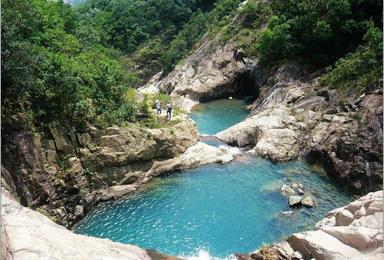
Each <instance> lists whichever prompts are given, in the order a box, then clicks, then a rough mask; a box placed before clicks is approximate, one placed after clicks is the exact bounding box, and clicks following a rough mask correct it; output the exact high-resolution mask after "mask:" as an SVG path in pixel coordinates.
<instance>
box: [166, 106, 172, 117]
mask: <svg viewBox="0 0 384 260" xmlns="http://www.w3.org/2000/svg"><path fill="white" fill-rule="evenodd" d="M171 117H172V105H171V103H168V104H167V119H168V120H171Z"/></svg>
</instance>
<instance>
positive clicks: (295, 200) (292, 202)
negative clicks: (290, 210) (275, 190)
mask: <svg viewBox="0 0 384 260" xmlns="http://www.w3.org/2000/svg"><path fill="white" fill-rule="evenodd" d="M301 198H302V197H301V196H297V195H296V196H289V198H288V203H289V206H291V207H292V206H296V205H299V204H300V202H301Z"/></svg>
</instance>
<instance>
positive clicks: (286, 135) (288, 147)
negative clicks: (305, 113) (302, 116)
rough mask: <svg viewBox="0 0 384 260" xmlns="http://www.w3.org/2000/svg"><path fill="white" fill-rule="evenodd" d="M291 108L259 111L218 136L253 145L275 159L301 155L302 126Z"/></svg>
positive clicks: (279, 107) (278, 107) (264, 154)
mask: <svg viewBox="0 0 384 260" xmlns="http://www.w3.org/2000/svg"><path fill="white" fill-rule="evenodd" d="M304 127H305V125H303V124H302V123H301V122H298V121H297V120H296V118H295V116H294V115H293V112H292V110H290V109H289V108H287V107H286V106H284V105H276V106H272V107H270V108H266V109H265V110H263V111H261V112H260V113H257V114H255V115H253V116H251V117H249V118H247V119H246V120H244V121H243V122H240V123H238V124H236V125H234V126H232V127H230V128H228V129H226V130H224V131H222V132H220V133H218V134H216V136H217V137H218V138H219V139H221V140H223V141H224V142H226V143H228V144H232V145H237V146H240V147H244V146H250V147H253V149H254V151H255V152H256V154H258V155H261V156H263V157H267V158H269V159H272V160H274V161H287V160H291V159H294V158H296V157H297V156H298V154H299V152H300V147H301V141H300V135H301V132H302V128H304Z"/></svg>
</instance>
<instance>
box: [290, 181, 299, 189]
mask: <svg viewBox="0 0 384 260" xmlns="http://www.w3.org/2000/svg"><path fill="white" fill-rule="evenodd" d="M291 187H292V189H294V190H297V189H298V188H299V184H298V183H296V182H294V183H292V185H291Z"/></svg>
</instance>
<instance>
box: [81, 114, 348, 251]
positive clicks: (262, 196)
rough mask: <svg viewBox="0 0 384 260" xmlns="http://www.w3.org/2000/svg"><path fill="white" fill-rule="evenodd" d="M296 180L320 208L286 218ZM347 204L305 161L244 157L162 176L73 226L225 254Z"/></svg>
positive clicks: (169, 247)
mask: <svg viewBox="0 0 384 260" xmlns="http://www.w3.org/2000/svg"><path fill="white" fill-rule="evenodd" d="M200 122H203V123H204V124H207V125H209V124H210V123H211V122H212V121H208V122H204V121H200ZM211 142H212V141H211ZM292 182H299V183H302V184H303V185H304V186H305V188H306V191H309V192H310V193H311V194H312V196H313V198H314V200H315V203H316V205H315V207H314V208H309V209H308V208H303V207H302V208H296V209H294V214H293V215H292V216H286V215H284V214H282V212H286V211H289V210H292V209H291V208H290V207H289V206H288V203H287V198H286V197H285V196H283V195H282V194H281V193H280V187H281V185H282V184H284V183H292ZM349 201H351V198H350V197H349V196H348V195H346V194H345V193H344V192H343V191H342V190H341V188H340V187H338V186H337V185H335V184H333V183H332V182H331V181H330V180H329V179H328V178H327V177H326V176H323V175H321V174H318V173H316V172H315V171H314V170H313V169H312V168H310V167H309V166H308V165H307V164H305V163H303V162H301V161H292V162H287V163H279V164H275V163H272V162H270V161H268V160H265V159H262V158H259V157H256V156H254V155H249V154H246V155H243V156H240V157H238V158H237V159H236V160H234V161H232V162H230V163H228V164H225V165H217V164H212V165H206V166H203V167H200V168H198V169H193V170H187V171H182V172H176V173H172V174H169V175H167V176H163V177H159V178H156V179H154V180H153V181H152V182H150V183H149V184H148V185H147V186H146V187H145V188H143V189H142V190H140V191H139V192H137V193H136V194H134V195H133V196H130V197H128V198H125V199H121V200H118V201H113V202H106V203H102V204H100V205H99V206H97V207H96V208H95V209H94V210H93V211H92V212H90V213H89V214H88V215H87V216H86V217H85V218H84V219H83V220H82V221H81V222H79V223H78V225H77V226H76V227H75V228H74V231H75V232H76V233H80V234H87V235H92V236H96V237H102V238H110V239H112V240H114V241H118V242H122V243H129V244H135V245H138V246H140V247H142V248H152V249H156V250H158V251H160V252H162V253H165V254H169V255H176V256H196V255H198V254H199V252H206V254H208V255H210V256H212V257H218V258H226V257H228V256H229V255H230V254H232V253H236V252H243V253H247V252H251V251H253V250H255V249H257V248H258V247H260V246H262V245H263V244H264V243H270V242H273V241H277V240H279V239H282V238H283V237H284V236H286V235H288V234H290V233H293V232H297V231H302V230H305V229H309V228H312V227H313V225H314V224H315V223H316V222H317V221H319V220H320V219H322V218H323V217H324V214H325V213H326V212H327V211H329V210H331V209H334V208H337V207H340V206H342V205H345V204H346V203H347V202H349Z"/></svg>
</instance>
